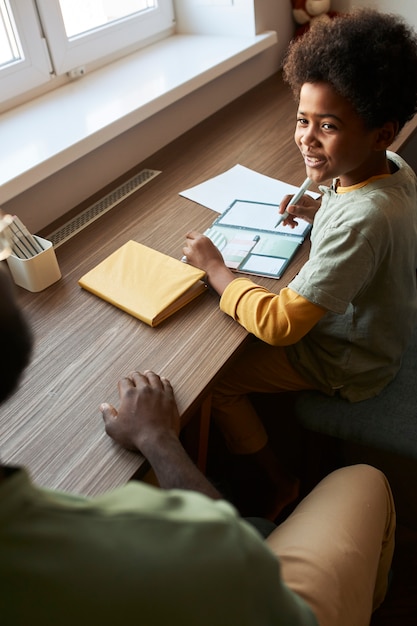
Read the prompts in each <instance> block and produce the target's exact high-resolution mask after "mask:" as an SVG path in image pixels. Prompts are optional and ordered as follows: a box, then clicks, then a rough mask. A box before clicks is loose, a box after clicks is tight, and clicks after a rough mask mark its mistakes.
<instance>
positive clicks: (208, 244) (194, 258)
mask: <svg viewBox="0 0 417 626" xmlns="http://www.w3.org/2000/svg"><path fill="white" fill-rule="evenodd" d="M185 237H186V243H185V246H184V248H183V252H184V255H185V256H186V257H187V262H188V263H190V264H191V265H194V266H195V267H199V268H200V269H202V270H204V271H205V272H206V273H208V272H209V270H210V268H211V267H213V266H216V265H217V266H219V267H220V266H221V265H224V261H223V257H222V255H221V253H220V252H219V250H218V249H217V248H216V246H215V245H214V243H213V242H212V241H211V239H209V238H208V237H206V236H205V235H202V234H201V233H198V232H196V231H191V232H189V233H187V234H186V235H185Z"/></svg>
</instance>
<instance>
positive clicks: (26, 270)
mask: <svg viewBox="0 0 417 626" xmlns="http://www.w3.org/2000/svg"><path fill="white" fill-rule="evenodd" d="M33 236H34V237H35V239H36V240H37V241H38V243H39V244H40V245H41V247H42V248H43V250H42V252H39V254H35V256H33V257H31V258H30V259H20V258H19V257H17V256H15V255H14V254H11V255H10V256H9V257H8V259H7V264H8V266H9V269H10V273H11V275H12V277H13V280H14V282H15V283H16V285H19V287H23V288H24V289H27V290H28V291H33V292H36V291H42V290H43V289H46V287H49V286H50V285H52V284H53V283H55V282H56V281H57V280H59V279H60V278H61V271H60V269H59V265H58V261H57V260H56V256H55V250H54V248H53V244H52V242H51V241H48V240H47V239H43V238H42V237H38V236H37V235H33Z"/></svg>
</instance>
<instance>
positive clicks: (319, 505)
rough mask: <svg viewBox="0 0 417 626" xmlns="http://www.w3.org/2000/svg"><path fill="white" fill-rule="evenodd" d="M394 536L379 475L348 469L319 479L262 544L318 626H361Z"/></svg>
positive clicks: (379, 587) (379, 595) (384, 573)
mask: <svg viewBox="0 0 417 626" xmlns="http://www.w3.org/2000/svg"><path fill="white" fill-rule="evenodd" d="M394 531H395V509H394V503H393V499H392V494H391V490H390V487H389V485H388V482H387V480H386V478H385V476H384V475H383V474H382V473H381V472H380V471H379V470H377V469H375V468H373V467H370V466H369V465H353V466H350V467H344V468H342V469H339V470H336V471H335V472H333V473H332V474H330V475H329V476H327V477H326V478H325V479H324V480H322V481H321V482H320V483H319V484H318V485H317V486H316V487H315V488H314V489H313V491H312V492H311V493H310V494H309V495H308V496H307V497H306V498H305V499H304V500H303V501H302V502H301V503H300V504H299V505H298V506H297V508H296V509H295V510H294V512H293V513H292V514H291V515H290V516H289V517H288V518H287V520H286V521H285V522H284V523H283V524H281V525H280V526H279V527H278V528H277V529H276V530H274V531H273V532H272V534H271V535H269V537H268V538H267V540H266V542H267V544H268V545H269V547H270V548H271V549H272V551H273V552H274V553H275V554H276V555H277V556H278V557H279V560H280V562H281V565H282V577H283V579H284V581H285V583H286V584H287V586H288V587H289V588H290V589H292V590H293V591H295V592H296V593H297V594H298V595H300V596H301V597H302V598H303V599H304V600H305V601H306V602H307V603H308V604H309V605H310V606H311V608H312V610H313V611H314V613H315V615H316V617H317V619H318V622H319V624H320V626H368V625H369V622H370V619H371V614H372V611H373V610H375V609H376V608H377V607H378V606H379V605H380V604H381V602H382V601H383V599H384V597H385V593H386V589H387V580H388V572H389V569H390V566H391V560H392V554H393V550H394Z"/></svg>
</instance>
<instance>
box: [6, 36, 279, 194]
mask: <svg viewBox="0 0 417 626" xmlns="http://www.w3.org/2000/svg"><path fill="white" fill-rule="evenodd" d="M276 43H277V35H276V33H275V32H266V33H263V34H261V35H256V36H253V37H217V36H215V37H214V36H201V35H174V36H172V37H170V38H168V39H165V40H163V41H161V42H158V43H156V44H154V45H152V46H150V47H149V48H146V49H144V50H141V51H140V52H137V53H135V54H133V55H131V56H130V57H126V58H125V59H122V60H119V61H117V62H115V63H113V64H112V65H109V66H107V67H106V68H102V69H100V70H97V71H95V72H92V73H91V74H88V75H86V76H84V77H83V78H81V79H80V80H78V81H76V82H73V83H69V84H67V85H65V86H63V87H60V88H58V89H57V90H55V91H52V92H50V93H48V94H45V95H43V96H41V97H39V98H37V99H35V100H33V101H31V102H29V103H26V104H24V105H22V106H20V107H17V108H16V109H13V110H11V111H8V112H6V113H3V114H2V115H0V185H1V188H2V202H3V203H5V202H7V201H8V200H10V199H11V198H13V197H15V196H17V195H18V194H20V193H22V192H24V191H26V190H27V189H29V188H30V187H32V186H33V185H35V184H36V183H38V182H40V181H42V180H44V179H45V178H47V177H48V176H50V175H51V174H54V173H55V172H57V171H58V170H60V169H61V168H63V167H65V166H67V165H69V164H70V163H72V162H73V161H75V160H77V159H79V158H80V157H83V156H85V155H86V154H88V153H89V152H91V151H92V150H94V149H96V148H98V147H100V146H102V145H103V144H105V143H106V142H108V141H110V140H111V139H114V138H115V137H116V136H118V135H120V134H121V133H123V132H125V131H127V130H129V129H130V128H132V127H133V126H135V125H136V124H138V123H140V122H142V121H144V120H145V119H147V118H148V117H150V116H152V115H154V114H155V113H158V112H159V111H161V110H162V109H164V108H165V107H167V106H169V105H171V104H173V103H174V102H176V101H178V100H180V99H181V98H183V97H184V96H186V95H188V94H189V93H191V92H192V91H194V90H196V89H198V88H199V87H202V86H203V85H205V84H207V83H208V82H210V81H212V80H213V79H215V78H217V77H219V76H221V75H222V74H225V73H226V72H228V71H229V70H231V69H233V68H234V67H236V66H238V65H239V64H241V63H243V62H245V61H247V60H248V59H250V58H251V57H254V56H255V55H257V54H259V53H260V52H262V51H264V50H266V49H267V48H269V47H271V46H273V45H275V44H276Z"/></svg>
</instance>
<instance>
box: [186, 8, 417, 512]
mask: <svg viewBox="0 0 417 626" xmlns="http://www.w3.org/2000/svg"><path fill="white" fill-rule="evenodd" d="M284 77H285V79H286V80H287V82H288V83H289V84H290V86H291V88H292V90H293V93H294V95H295V97H296V99H297V101H298V112H297V123H296V130H295V142H296V144H297V146H298V147H299V149H300V152H301V155H302V157H303V159H304V163H305V167H306V173H307V176H308V177H309V178H311V179H312V180H313V181H314V182H315V183H316V184H319V185H320V190H321V192H322V194H323V195H322V197H321V199H320V200H318V201H313V200H312V199H311V198H309V197H308V196H304V197H303V198H302V200H301V201H300V203H299V204H298V205H297V206H289V207H288V209H289V213H290V217H289V218H288V219H287V220H286V223H288V224H289V225H291V224H292V223H293V220H294V217H293V216H295V217H297V216H298V217H304V218H306V219H309V220H310V221H313V220H314V223H313V229H312V233H311V243H312V245H311V252H310V258H309V260H308V262H307V263H306V264H305V266H304V267H303V268H302V270H301V271H300V273H299V275H298V276H297V277H296V278H295V279H294V280H293V281H292V282H291V283H290V284H289V286H288V288H286V289H282V290H281V292H280V294H279V295H278V296H277V295H274V294H272V293H269V292H268V291H267V290H266V289H263V288H261V287H259V286H257V285H255V284H254V283H253V282H252V281H250V280H249V279H247V278H243V277H240V278H236V275H235V274H232V273H231V272H230V270H228V268H226V266H225V265H224V263H223V260H222V257H221V255H220V254H219V253H218V251H217V250H216V249H215V248H214V246H213V245H212V244H211V242H210V241H209V240H208V239H207V238H206V237H203V236H202V235H200V234H199V233H195V232H191V233H189V234H188V235H187V242H186V245H185V247H184V254H185V255H186V256H187V259H188V261H189V262H190V263H192V264H193V265H196V266H198V267H200V268H202V269H204V270H205V271H206V273H207V279H208V281H209V282H210V284H211V285H212V287H213V288H214V289H215V290H216V291H217V292H218V293H219V294H220V295H221V300H220V307H221V309H222V310H223V311H224V312H226V313H228V314H229V315H231V316H232V317H233V318H234V319H236V320H237V321H238V322H239V323H240V324H242V325H243V326H244V327H245V328H246V329H247V330H248V331H249V332H251V333H253V334H254V335H255V336H256V337H257V338H258V339H261V340H262V342H259V341H254V342H253V343H252V344H251V345H250V347H249V349H248V350H247V351H246V352H245V353H244V355H243V356H242V357H241V358H240V360H239V361H237V362H236V363H234V365H233V368H232V369H231V370H229V372H228V373H226V376H225V378H224V379H223V380H222V381H221V382H220V384H219V385H218V387H217V388H216V390H215V393H214V395H213V406H214V411H213V415H214V417H215V419H216V421H217V422H218V424H219V426H220V428H221V429H222V431H223V433H224V435H225V437H226V440H227V442H228V445H229V448H230V449H231V451H232V452H235V453H240V454H250V455H252V458H254V459H255V460H256V461H257V462H258V463H259V464H260V465H261V467H263V468H264V470H265V471H266V472H267V474H268V475H269V477H270V479H271V481H272V482H273V483H275V485H276V487H278V488H279V490H280V492H281V494H282V497H281V499H280V501H279V502H278V503H276V506H275V509H274V512H273V513H274V514H276V513H278V512H279V511H280V510H281V509H282V508H284V507H285V505H286V504H288V503H289V502H291V501H292V500H293V499H295V498H296V496H297V491H298V484H297V481H296V479H295V478H294V477H292V476H289V475H287V474H286V473H285V471H284V470H283V468H281V467H280V464H279V462H278V460H277V459H275V457H274V455H273V453H272V452H271V450H270V448H269V446H268V443H267V436H266V433H265V431H264V429H263V426H262V424H261V422H260V420H259V418H258V416H257V415H256V413H255V411H254V409H253V407H252V405H251V404H250V402H249V400H248V398H247V395H246V394H248V393H250V392H267V393H268V392H269V393H273V392H279V391H289V390H299V389H318V390H320V391H323V392H324V393H327V394H336V393H338V394H340V395H341V396H342V397H344V398H346V399H348V400H349V401H351V402H357V401H360V400H363V399H365V398H369V397H372V396H374V395H376V394H378V393H379V392H380V391H381V390H382V389H383V388H384V387H385V386H386V385H387V384H388V383H389V382H390V381H391V380H392V379H393V378H394V376H395V375H396V373H397V372H398V369H399V367H400V363H401V356H402V353H403V351H404V348H405V346H406V345H407V342H408V340H409V338H410V336H411V332H412V329H413V326H414V324H415V321H416V311H417V292H416V266H417V191H416V176H415V174H414V173H413V172H412V170H411V168H410V167H409V166H408V165H407V164H406V163H405V162H404V161H403V160H402V159H401V158H400V157H398V156H397V155H395V154H393V153H391V152H388V151H387V149H388V147H389V146H390V144H391V143H392V141H393V140H394V138H395V136H396V135H397V134H398V132H399V131H400V130H401V128H402V127H403V126H404V124H405V123H406V121H408V120H409V119H411V118H412V117H413V115H414V113H415V112H416V110H417V36H416V34H415V33H414V32H413V31H412V29H410V28H408V27H407V26H406V25H405V24H404V23H403V21H402V20H401V19H400V18H398V17H396V16H393V15H386V14H381V13H379V12H377V11H371V10H362V11H358V12H354V13H352V14H350V15H346V16H343V17H338V18H335V19H334V20H331V21H330V22H323V23H318V24H315V25H314V26H313V27H312V28H311V29H310V31H309V32H308V33H307V34H305V35H304V36H303V37H301V38H299V39H296V40H295V41H294V42H293V43H292V44H291V45H290V48H289V51H288V53H287V57H286V59H285V62H284ZM332 179H333V182H332V183H331V185H330V186H324V183H325V182H326V181H329V180H332ZM289 202H290V199H289V198H288V197H287V198H285V199H284V200H283V202H282V204H281V207H280V211H281V213H282V212H283V211H284V209H285V207H286V205H287V204H288V203H289Z"/></svg>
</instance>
